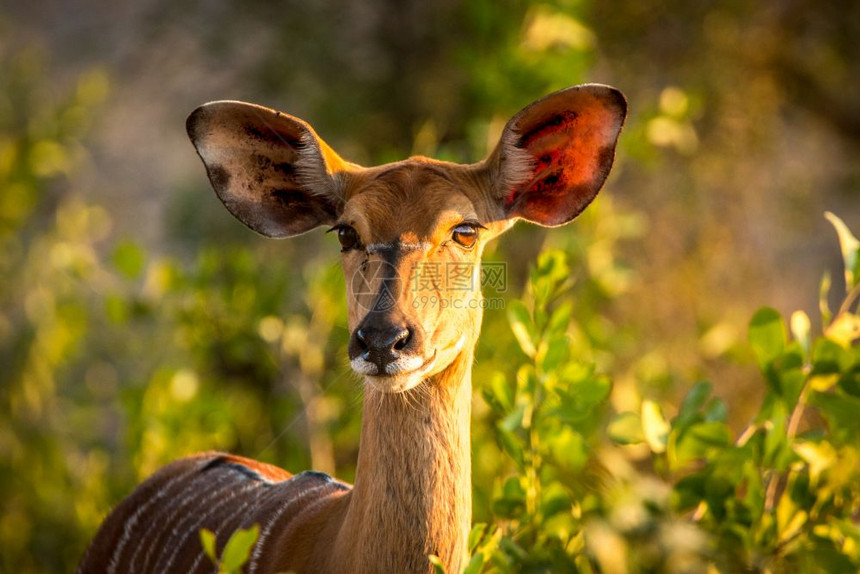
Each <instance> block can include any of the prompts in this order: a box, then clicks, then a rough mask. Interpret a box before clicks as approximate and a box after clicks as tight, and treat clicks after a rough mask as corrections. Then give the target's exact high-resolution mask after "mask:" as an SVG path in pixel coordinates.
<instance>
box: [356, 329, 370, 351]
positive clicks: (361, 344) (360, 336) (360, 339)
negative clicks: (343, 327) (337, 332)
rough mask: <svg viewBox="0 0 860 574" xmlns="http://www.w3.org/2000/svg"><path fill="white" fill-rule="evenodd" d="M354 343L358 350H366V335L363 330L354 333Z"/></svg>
mask: <svg viewBox="0 0 860 574" xmlns="http://www.w3.org/2000/svg"><path fill="white" fill-rule="evenodd" d="M355 342H356V345H357V346H358V348H359V350H361V351H366V350H367V334H366V333H365V332H364V330H362V329H359V330H358V331H356V332H355Z"/></svg>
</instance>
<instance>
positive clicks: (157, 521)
mask: <svg viewBox="0 0 860 574" xmlns="http://www.w3.org/2000/svg"><path fill="white" fill-rule="evenodd" d="M200 470H201V469H200V468H198V469H197V471H198V473H199V474H198V475H197V476H194V477H192V478H191V479H190V480H189V481H188V482H187V483H185V485H184V486H183V488H182V490H180V491H179V492H177V493H176V494H174V495H173V496H170V497H169V499H168V500H167V501H165V502H166V503H165V504H162V505H161V506H160V507H159V508H157V509H156V511H155V514H154V515H153V516H152V517H150V518H149V528H147V529H146V530H145V531H144V532H143V533H141V534H140V535H139V536H138V541H137V547H136V548H135V549H134V552H133V553H132V555H131V558H129V560H128V563H127V564H126V572H128V573H129V574H130V573H132V572H139V571H143V572H146V561H147V560H148V559H149V555H150V554H151V553H152V551H153V550H154V549H155V547H156V543H157V542H158V540H159V538H160V536H161V534H162V532H163V531H162V526H163V525H166V524H168V522H167V521H166V520H165V519H164V518H163V517H164V515H165V514H166V513H168V512H169V513H170V514H169V516H171V517H172V516H174V515H175V514H176V507H177V506H182V505H183V504H184V502H181V503H180V504H175V503H176V502H177V501H185V500H188V499H189V498H191V499H192V500H193V499H194V496H196V495H197V493H199V492H200V493H202V492H205V490H203V489H201V488H200V486H199V484H198V483H200V482H204V481H205V480H206V479H207V478H209V477H208V476H206V475H205V474H204V473H203V472H200ZM189 493H190V494H189ZM144 548H146V554H145V555H144V556H143V559H144V562H143V565H142V566H139V565H138V561H139V560H140V557H141V552H142V551H143V549H144Z"/></svg>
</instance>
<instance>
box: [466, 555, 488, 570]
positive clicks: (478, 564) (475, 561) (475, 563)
mask: <svg viewBox="0 0 860 574" xmlns="http://www.w3.org/2000/svg"><path fill="white" fill-rule="evenodd" d="M484 560H485V558H484V553H483V552H478V553H476V554H474V555H473V556H472V558H471V559H469V563H468V564H467V565H466V568H464V569H463V574H479V572H480V571H481V569H482V568H483V567H484Z"/></svg>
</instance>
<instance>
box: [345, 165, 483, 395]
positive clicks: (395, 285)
mask: <svg viewBox="0 0 860 574" xmlns="http://www.w3.org/2000/svg"><path fill="white" fill-rule="evenodd" d="M475 181H476V180H475V178H474V177H473V174H471V173H470V170H469V168H464V167H462V166H450V165H445V164H435V163H431V162H429V161H428V160H409V161H407V162H402V163H400V164H394V165H393V166H383V167H381V168H378V169H377V170H374V171H371V172H369V173H367V174H365V176H364V177H361V178H356V181H354V182H353V186H354V187H353V189H351V190H349V199H348V200H347V202H346V205H345V206H344V209H343V212H342V213H341V215H340V217H339V218H338V220H337V223H336V224H335V226H334V227H333V228H332V230H333V232H335V233H337V235H338V239H339V240H340V244H341V247H342V252H343V255H342V258H343V271H344V276H345V277H346V284H347V301H348V306H349V328H350V333H351V335H350V343H349V358H350V364H351V365H352V368H353V369H354V370H355V371H356V372H357V373H359V374H362V375H364V376H366V378H367V382H368V384H370V385H372V386H373V387H374V388H375V389H377V390H381V391H386V392H398V391H404V390H407V389H409V388H412V387H414V386H415V385H417V384H418V383H420V382H421V381H422V380H424V379H425V378H427V377H429V376H432V375H434V374H436V373H437V372H439V371H441V370H442V369H444V368H445V367H447V366H448V365H449V364H450V363H451V362H452V361H453V360H454V358H455V357H456V356H457V355H458V354H459V353H461V352H462V351H463V350H464V349H468V350H471V348H472V346H474V336H475V334H476V333H477V331H478V327H479V326H480V323H481V289H480V274H481V263H480V259H481V252H482V250H483V246H484V244H485V241H486V240H487V239H489V238H490V237H492V236H493V235H495V234H496V233H497V232H498V231H497V228H498V227H499V223H498V222H494V221H493V217H492V214H491V213H488V212H487V204H486V202H485V201H481V196H480V195H479V194H476V193H475V190H476V189H477V188H476V186H475ZM464 190H467V191H464ZM468 192H471V197H470V195H469V193H468Z"/></svg>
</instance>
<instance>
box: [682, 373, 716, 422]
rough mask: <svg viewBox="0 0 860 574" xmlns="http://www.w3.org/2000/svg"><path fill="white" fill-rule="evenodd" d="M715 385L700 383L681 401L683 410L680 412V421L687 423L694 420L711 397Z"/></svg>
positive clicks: (705, 382) (706, 382)
mask: <svg viewBox="0 0 860 574" xmlns="http://www.w3.org/2000/svg"><path fill="white" fill-rule="evenodd" d="M712 388H713V385H712V384H711V383H710V382H708V381H699V382H698V383H696V384H695V385H693V388H691V389H690V390H689V392H687V394H686V395H685V396H684V400H682V401H681V408H680V409H679V411H678V421H679V422H686V421H689V420H690V419H692V418H694V417H695V415H697V414H698V413H699V411H700V410H701V409H702V407H704V406H705V403H707V401H708V397H709V396H710V395H711V389H712Z"/></svg>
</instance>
